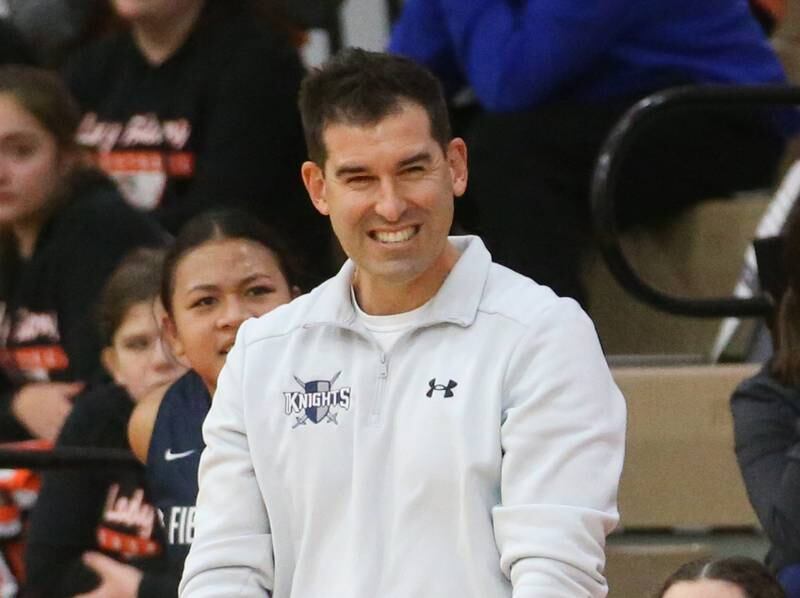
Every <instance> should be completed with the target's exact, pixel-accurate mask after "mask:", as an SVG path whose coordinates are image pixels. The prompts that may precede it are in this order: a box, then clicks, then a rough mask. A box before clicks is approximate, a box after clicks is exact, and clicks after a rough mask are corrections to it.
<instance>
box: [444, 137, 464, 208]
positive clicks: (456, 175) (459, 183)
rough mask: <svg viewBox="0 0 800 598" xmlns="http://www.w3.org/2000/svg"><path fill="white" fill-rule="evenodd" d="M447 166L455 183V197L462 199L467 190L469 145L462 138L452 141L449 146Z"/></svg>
mask: <svg viewBox="0 0 800 598" xmlns="http://www.w3.org/2000/svg"><path fill="white" fill-rule="evenodd" d="M447 164H448V166H449V167H450V176H451V177H452V181H453V195H455V196H456V197H461V196H462V195H464V192H465V191H466V190H467V178H468V173H467V144H466V143H465V142H464V140H463V139H461V137H455V138H454V139H451V140H450V143H449V144H448V146H447Z"/></svg>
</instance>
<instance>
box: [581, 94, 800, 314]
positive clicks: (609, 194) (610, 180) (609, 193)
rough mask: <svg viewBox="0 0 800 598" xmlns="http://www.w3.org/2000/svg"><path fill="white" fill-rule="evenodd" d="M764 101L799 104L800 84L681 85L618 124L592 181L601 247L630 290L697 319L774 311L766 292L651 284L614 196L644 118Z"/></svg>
mask: <svg viewBox="0 0 800 598" xmlns="http://www.w3.org/2000/svg"><path fill="white" fill-rule="evenodd" d="M764 105H770V106H776V107H777V106H797V105H800V88H799V87H790V86H785V85H766V86H729V85H707V86H698V87H679V88H674V89H669V90H665V91H662V92H659V93H655V94H653V95H650V96H648V97H646V98H644V99H642V100H640V101H639V102H637V103H636V104H635V105H634V106H633V107H632V108H631V109H630V110H628V112H627V113H626V114H625V116H623V117H622V119H620V121H619V122H618V123H617V124H616V126H615V127H614V129H613V130H612V131H611V134H610V135H609V136H608V139H606V142H605V144H604V145H603V148H602V150H601V152H600V155H599V157H598V161H597V166H596V167H595V171H594V177H593V180H592V195H591V206H592V218H593V225H594V231H595V234H596V237H597V241H598V243H599V247H600V251H601V253H602V255H603V258H604V259H605V262H606V264H607V265H608V268H609V270H610V271H611V273H612V274H613V276H614V278H616V280H617V281H618V282H619V284H620V285H621V286H622V287H623V288H624V289H625V290H626V291H627V292H629V293H630V294H632V295H633V296H635V297H636V298H638V299H639V300H641V301H643V302H644V303H647V304H648V305H650V306H652V307H654V308H656V309H659V310H661V311H665V312H668V313H671V314H676V315H683V316H692V317H698V318H720V317H757V316H764V315H767V314H768V313H769V312H770V311H771V310H772V300H771V299H770V297H769V296H768V295H767V294H760V295H757V296H754V297H751V298H737V297H716V298H703V299H698V298H688V297H676V296H673V295H670V294H668V293H665V292H663V291H661V290H659V289H656V288H655V287H653V286H651V285H649V284H648V283H646V282H645V281H644V280H643V279H642V278H641V277H640V276H639V275H638V273H637V272H636V271H635V270H634V268H633V267H632V266H631V264H630V262H629V261H628V259H627V258H626V257H625V253H624V251H623V249H622V245H621V243H620V231H619V228H618V224H617V208H616V195H615V194H616V191H617V186H618V180H619V176H620V170H621V166H622V164H623V163H624V162H625V159H626V158H627V157H628V154H629V151H630V148H631V146H632V144H633V141H634V140H635V139H636V138H637V135H638V134H639V133H640V132H641V130H642V127H641V125H642V124H643V123H645V122H650V121H652V120H655V119H657V118H659V116H661V115H662V114H663V113H664V112H665V111H666V110H671V109H673V108H690V107H709V106H719V107H725V108H733V107H740V106H764Z"/></svg>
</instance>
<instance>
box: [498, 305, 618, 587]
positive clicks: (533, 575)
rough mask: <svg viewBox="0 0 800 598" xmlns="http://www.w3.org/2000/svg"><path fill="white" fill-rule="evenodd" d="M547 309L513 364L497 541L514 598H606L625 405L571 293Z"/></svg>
mask: <svg viewBox="0 0 800 598" xmlns="http://www.w3.org/2000/svg"><path fill="white" fill-rule="evenodd" d="M550 311H551V313H550V314H546V317H545V318H543V320H545V321H546V322H547V324H546V325H545V326H546V327H545V326H536V327H533V329H531V330H530V331H529V333H528V334H527V336H526V337H524V338H523V339H522V340H521V341H520V343H519V345H518V346H517V347H516V348H515V351H514V355H513V357H512V360H511V362H510V363H509V368H508V373H507V377H506V385H507V386H506V389H505V391H504V394H505V407H504V412H503V417H502V424H501V443H502V449H503V464H502V472H501V503H500V505H498V506H497V507H495V508H494V509H493V513H492V517H493V520H494V528H495V539H496V541H497V547H498V550H499V553H500V566H501V569H502V571H503V572H504V573H505V574H506V576H508V577H509V579H510V580H511V584H512V587H513V596H514V598H574V597H575V596H590V597H592V598H600V597H603V596H606V593H607V586H606V582H605V579H604V577H603V567H604V563H605V539H606V536H607V535H608V533H609V532H610V531H611V530H612V529H613V528H614V526H615V525H616V524H617V521H618V519H619V516H618V513H617V488H618V485H619V478H620V473H621V470H622V462H623V456H624V445H625V420H626V414H625V404H624V399H623V397H622V394H621V393H620V391H619V389H618V388H617V386H616V384H615V383H614V381H613V379H612V377H611V374H610V372H609V369H608V366H607V365H606V362H605V359H604V357H603V354H602V351H601V349H600V345H599V342H598V340H597V336H596V334H595V331H594V327H593V326H592V323H591V321H590V320H589V318H588V317H587V316H586V315H585V314H584V313H583V312H582V311H581V310H580V308H579V307H578V306H577V304H576V303H574V302H573V301H571V300H559V301H558V302H557V304H556V305H555V306H554V307H552V308H551V310H550Z"/></svg>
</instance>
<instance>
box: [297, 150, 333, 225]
mask: <svg viewBox="0 0 800 598" xmlns="http://www.w3.org/2000/svg"><path fill="white" fill-rule="evenodd" d="M300 173H301V174H302V176H303V184H304V185H305V186H306V191H308V196H309V197H310V198H311V203H313V204H314V207H315V208H317V211H318V212H319V213H320V214H323V215H325V216H327V215H328V214H329V213H330V211H329V210H328V202H327V201H326V200H325V173H324V172H323V171H322V168H320V166H319V165H318V164H317V163H316V162H311V161H307V162H303V166H302V167H301V168H300Z"/></svg>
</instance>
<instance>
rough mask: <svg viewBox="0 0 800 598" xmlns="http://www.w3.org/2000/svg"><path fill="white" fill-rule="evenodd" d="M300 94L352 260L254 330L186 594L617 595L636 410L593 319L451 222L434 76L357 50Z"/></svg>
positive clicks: (214, 430)
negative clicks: (627, 439) (612, 565)
mask: <svg viewBox="0 0 800 598" xmlns="http://www.w3.org/2000/svg"><path fill="white" fill-rule="evenodd" d="M300 107H301V111H302V114H303V120H304V127H305V132H306V141H307V145H308V150H309V157H310V161H308V162H306V163H305V164H303V167H302V176H303V180H304V181H305V184H306V188H307V189H308V192H309V195H310V197H311V201H312V202H313V204H314V206H315V207H316V208H317V210H319V211H320V212H321V213H322V214H324V215H326V216H328V217H329V218H330V220H331V224H332V226H333V230H334V232H335V233H336V235H337V237H338V239H339V241H340V242H341V244H342V247H343V248H344V251H345V252H346V253H347V255H348V257H349V258H350V259H349V260H348V261H347V263H346V264H345V265H344V266H343V268H342V270H341V271H340V272H339V274H338V275H337V276H336V277H334V278H332V279H331V280H329V281H328V282H326V283H325V284H323V285H321V286H320V287H318V288H317V289H315V290H314V291H312V292H311V293H310V294H308V295H306V296H303V297H301V298H299V299H297V300H295V301H294V302H293V303H291V304H290V305H288V306H285V307H282V308H279V309H277V310H275V311H274V312H272V313H271V314H269V315H268V316H265V317H263V318H261V319H259V320H257V321H251V322H249V323H246V324H245V325H243V326H242V328H241V330H240V333H239V336H238V338H237V341H236V344H235V346H234V348H233V350H232V351H231V353H230V354H229V356H228V360H227V363H226V365H225V368H224V370H223V372H222V374H221V375H220V379H219V383H218V386H217V394H216V395H215V398H214V401H213V406H212V408H211V412H210V413H209V416H208V419H207V420H206V423H205V427H204V435H205V439H206V442H207V449H206V451H205V453H204V454H203V457H202V460H201V466H200V495H199V497H198V511H197V516H196V534H195V539H194V544H193V546H192V551H191V553H190V555H189V558H188V560H187V562H186V567H185V572H184V579H183V581H182V584H181V596H183V597H184V598H186V597H204V596H253V597H255V596H259V597H260V596H266V595H268V593H269V595H271V596H273V597H274V598H287V597H290V596H291V597H293V598H317V597H319V596H337V597H338V596H347V597H348V598H374V597H376V596H380V597H381V598H387V597H403V598H409V597H417V596H437V597H439V596H441V597H451V596H452V597H455V596H458V597H459V598H504V597H511V596H513V597H515V598H521V597H528V596H529V597H536V598H575V597H577V596H591V597H599V596H605V595H606V593H607V588H606V583H605V580H604V577H603V573H602V572H603V566H604V560H605V559H604V548H605V537H606V535H607V534H608V532H610V531H611V529H613V527H614V525H615V524H616V522H617V519H618V515H617V509H616V493H617V485H618V481H619V475H620V470H621V467H622V460H623V446H624V427H625V408H624V401H623V399H622V396H621V395H620V393H619V391H618V389H617V388H616V386H615V385H614V382H613V380H612V379H611V376H610V373H609V371H608V368H607V366H606V363H605V360H604V358H603V355H602V352H601V350H600V347H599V344H598V342H597V337H596V334H595V332H594V328H593V327H592V324H591V322H590V321H589V319H588V318H587V317H586V315H585V314H584V313H583V312H582V311H581V310H580V308H579V307H578V305H577V304H576V303H575V302H573V301H572V300H570V299H559V298H558V297H556V296H555V295H554V294H553V293H552V292H551V291H550V290H549V289H547V288H545V287H542V286H539V285H537V284H536V283H535V282H533V281H531V280H529V279H527V278H524V277H522V276H520V275H518V274H515V273H514V272H512V271H510V270H508V269H506V268H503V267H501V266H498V265H495V264H493V263H492V261H491V257H490V255H489V253H488V252H487V250H486V249H485V247H484V246H483V244H482V243H481V241H480V239H478V238H476V237H448V232H449V229H450V225H451V222H452V218H453V202H454V198H455V197H458V196H460V195H462V194H463V193H464V191H465V189H466V185H467V149H466V146H465V144H464V141H463V140H461V139H452V138H451V135H450V129H449V123H448V117H447V111H446V107H445V103H444V101H443V99H442V92H441V89H440V87H439V85H438V83H437V82H436V80H435V79H434V78H433V76H432V75H431V74H430V73H428V72H427V71H426V70H424V69H423V68H422V67H419V66H416V65H414V64H413V63H412V62H410V61H408V60H406V59H403V58H398V57H391V56H387V55H384V54H375V53H370V52H365V51H363V50H353V49H351V50H345V51H344V52H342V53H340V54H339V55H338V56H336V57H334V58H333V59H332V60H331V61H330V62H329V63H328V64H327V65H326V66H325V67H324V68H323V69H321V70H319V71H317V72H314V73H312V74H311V75H309V76H308V77H307V78H306V80H305V82H304V84H303V88H302V91H301V98H300Z"/></svg>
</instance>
